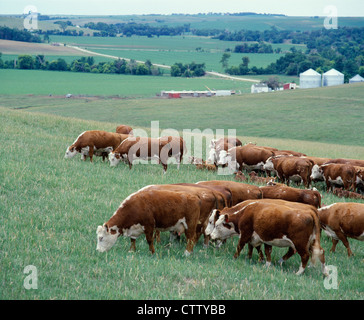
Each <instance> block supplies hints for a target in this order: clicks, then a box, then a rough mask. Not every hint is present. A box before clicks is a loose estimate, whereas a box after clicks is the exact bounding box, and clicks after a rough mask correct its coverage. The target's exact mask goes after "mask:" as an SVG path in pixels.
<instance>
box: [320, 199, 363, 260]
mask: <svg viewBox="0 0 364 320" xmlns="http://www.w3.org/2000/svg"><path fill="white" fill-rule="evenodd" d="M318 215H319V219H320V223H321V227H322V229H323V230H324V231H325V233H326V234H327V235H328V236H329V237H331V238H332V248H331V250H330V251H331V252H335V248H336V245H337V243H338V242H339V240H341V241H342V242H343V244H344V246H345V247H346V249H347V251H348V256H349V257H350V256H351V255H352V254H353V253H352V251H351V249H350V245H349V241H348V239H347V238H348V237H349V238H353V239H356V240H360V241H364V204H363V203H355V202H339V203H334V204H332V205H329V206H327V207H323V208H321V209H319V210H318Z"/></svg>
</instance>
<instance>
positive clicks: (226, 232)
mask: <svg viewBox="0 0 364 320" xmlns="http://www.w3.org/2000/svg"><path fill="white" fill-rule="evenodd" d="M235 234H237V232H236V231H235V227H234V224H233V223H232V222H229V216H228V215H227V214H220V216H219V218H218V219H217V221H216V223H215V228H214V229H213V231H212V232H211V239H212V240H225V239H228V238H231V237H232V236H233V235H235Z"/></svg>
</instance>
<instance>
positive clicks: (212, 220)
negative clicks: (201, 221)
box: [205, 209, 218, 236]
mask: <svg viewBox="0 0 364 320" xmlns="http://www.w3.org/2000/svg"><path fill="white" fill-rule="evenodd" d="M217 214H218V210H216V209H214V210H212V211H211V213H210V217H209V222H208V224H207V227H206V229H205V234H206V235H207V236H208V235H210V234H211V233H212V231H213V230H214V227H215V217H216V215H217Z"/></svg>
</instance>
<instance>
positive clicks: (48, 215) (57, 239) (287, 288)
mask: <svg viewBox="0 0 364 320" xmlns="http://www.w3.org/2000/svg"><path fill="white" fill-rule="evenodd" d="M0 116H1V118H0V119H1V128H0V133H1V134H0V143H1V146H2V150H6V152H3V153H2V156H1V163H0V211H1V218H0V221H1V223H0V235H1V236H0V246H1V250H0V269H1V272H0V275H1V276H0V283H1V291H0V292H1V293H0V298H1V299H4V300H8V299H9V300H10V299H21V300H23V299H26V300H28V299H41V300H42V299H153V300H154V299H158V300H159V299H192V300H193V299H207V300H212V299H222V300H224V299H231V300H235V299H237V300H242V299H257V300H262V299H297V300H300V299H313V300H318V299H320V300H322V299H349V300H361V299H363V298H364V291H363V290H364V288H363V286H362V281H361V279H362V278H363V276H364V274H363V270H362V268H361V267H360V266H361V265H362V260H363V251H362V249H363V246H362V243H361V242H359V241H355V240H350V245H351V248H352V251H353V252H354V254H355V255H354V256H353V257H351V258H348V257H347V252H346V249H345V248H344V246H343V245H342V244H341V243H340V244H339V245H338V247H337V251H336V253H330V252H329V249H330V248H331V242H330V241H329V240H328V239H327V238H326V237H325V236H324V235H322V237H321V239H322V246H323V248H324V249H325V250H326V263H327V264H328V265H333V266H335V267H337V270H338V289H337V290H327V289H325V286H324V280H323V277H322V275H321V272H320V268H319V267H316V268H314V267H311V268H308V269H307V270H306V271H305V274H304V275H302V276H300V277H298V276H296V275H295V274H294V272H296V271H297V270H298V267H299V263H300V260H299V258H298V256H297V255H295V256H294V257H292V258H291V259H290V260H288V261H287V262H286V264H285V265H283V267H280V265H279V264H278V260H279V258H280V257H281V256H282V255H283V254H284V253H285V252H286V250H285V249H280V248H273V256H272V259H273V264H272V266H271V267H270V268H266V267H265V266H264V264H262V263H259V262H258V259H257V258H258V257H257V254H256V252H254V254H253V258H252V260H249V259H247V258H246V253H247V249H246V248H244V250H243V252H242V254H241V256H240V258H239V259H237V260H234V259H233V254H234V252H235V248H236V244H237V238H234V239H231V240H229V241H228V242H227V243H226V244H225V245H224V246H223V247H222V248H220V249H216V248H214V246H213V245H211V246H210V247H209V248H207V249H204V248H203V245H202V239H200V240H199V242H198V243H197V244H196V246H195V248H194V252H193V254H192V255H191V256H190V257H188V258H186V257H184V256H183V252H184V250H185V245H186V243H185V239H184V237H182V239H181V241H180V242H178V241H176V242H173V243H170V242H169V235H168V233H162V238H161V243H158V244H156V253H155V255H151V254H150V253H149V250H148V245H147V243H146V240H145V238H144V237H143V236H141V237H140V238H138V240H137V251H136V252H134V253H129V252H128V249H129V246H130V241H129V239H127V238H120V239H119V240H118V241H117V243H116V245H115V246H114V247H113V248H112V249H111V250H110V251H109V252H107V253H99V252H97V251H96V250H95V249H96V233H95V231H96V228H97V226H98V225H100V224H102V223H103V222H105V221H107V220H108V219H109V218H110V217H111V215H112V214H113V212H114V211H115V210H116V209H117V208H118V206H119V204H120V203H121V201H122V200H123V199H124V198H126V197H127V196H128V195H129V194H130V193H132V192H135V191H137V190H138V189H140V188H141V187H144V186H145V185H148V184H164V183H177V182H197V181H199V180H212V179H232V177H231V176H217V175H216V173H212V172H206V171H199V170H197V169H195V168H194V167H193V166H191V165H185V164H184V165H182V166H181V168H180V170H177V169H176V166H175V165H173V164H171V165H170V166H169V167H168V171H167V173H166V174H165V175H163V174H162V168H161V166H159V165H143V164H135V165H134V166H133V168H132V169H131V170H129V168H128V167H127V166H125V165H122V164H120V165H119V166H117V167H115V168H111V167H110V166H109V165H108V163H107V162H106V163H103V162H102V160H101V159H100V158H97V159H95V161H94V163H90V162H89V161H86V162H83V161H81V160H80V157H78V156H76V157H75V158H73V159H68V160H66V159H64V158H63V156H64V152H65V150H66V147H67V146H68V145H69V144H71V143H72V142H73V141H74V139H75V138H76V137H77V136H78V134H79V133H80V132H82V131H84V130H86V129H89V128H93V129H100V130H109V131H112V130H114V127H115V123H112V122H97V121H86V120H78V119H69V118H64V117H61V116H54V115H44V114H41V113H30V112H27V111H20V110H9V109H6V108H0ZM322 149H325V151H326V152H327V154H330V152H331V151H332V150H331V146H330V145H327V146H325V145H322ZM347 155H348V156H354V154H347ZM323 197H324V199H325V200H324V201H325V204H330V203H333V202H337V201H343V199H339V198H337V197H335V196H333V195H331V194H330V195H329V194H326V193H323ZM28 265H33V266H35V267H36V268H37V271H38V282H37V284H38V287H37V289H30V290H27V289H25V287H24V280H25V278H26V276H27V274H25V273H24V268H25V267H26V266H28Z"/></svg>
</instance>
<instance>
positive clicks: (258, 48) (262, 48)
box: [234, 42, 273, 53]
mask: <svg viewBox="0 0 364 320" xmlns="http://www.w3.org/2000/svg"><path fill="white" fill-rule="evenodd" d="M234 52H237V53H273V48H272V46H271V45H270V44H267V43H264V42H260V43H253V44H248V43H243V44H238V45H236V46H235V48H234Z"/></svg>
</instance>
